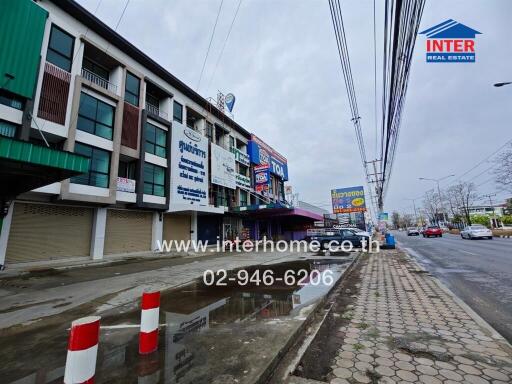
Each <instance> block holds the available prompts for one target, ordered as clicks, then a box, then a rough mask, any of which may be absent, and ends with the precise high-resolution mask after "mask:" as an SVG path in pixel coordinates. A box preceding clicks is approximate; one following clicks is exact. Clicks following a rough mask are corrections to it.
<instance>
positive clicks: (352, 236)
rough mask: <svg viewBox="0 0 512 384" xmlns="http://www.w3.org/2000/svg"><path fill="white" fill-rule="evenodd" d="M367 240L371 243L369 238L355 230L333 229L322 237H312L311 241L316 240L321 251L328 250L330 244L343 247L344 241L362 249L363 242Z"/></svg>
mask: <svg viewBox="0 0 512 384" xmlns="http://www.w3.org/2000/svg"><path fill="white" fill-rule="evenodd" d="M363 239H365V240H366V242H367V244H368V242H369V241H370V237H369V236H365V235H361V234H359V233H357V232H356V231H354V229H352V228H351V229H333V230H332V231H326V232H325V233H324V234H322V235H318V236H312V237H311V240H316V241H318V242H319V243H320V248H321V249H327V247H328V245H329V243H330V242H335V243H332V244H333V246H341V244H342V243H343V242H344V241H349V242H351V243H352V246H354V247H360V246H361V245H362V240H363Z"/></svg>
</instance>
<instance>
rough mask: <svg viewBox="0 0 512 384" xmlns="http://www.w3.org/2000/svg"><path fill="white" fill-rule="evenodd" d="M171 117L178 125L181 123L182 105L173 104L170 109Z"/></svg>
mask: <svg viewBox="0 0 512 384" xmlns="http://www.w3.org/2000/svg"><path fill="white" fill-rule="evenodd" d="M172 117H173V119H174V120H176V121H177V122H179V123H183V105H181V104H180V103H178V102H176V101H175V102H174V104H173V107H172Z"/></svg>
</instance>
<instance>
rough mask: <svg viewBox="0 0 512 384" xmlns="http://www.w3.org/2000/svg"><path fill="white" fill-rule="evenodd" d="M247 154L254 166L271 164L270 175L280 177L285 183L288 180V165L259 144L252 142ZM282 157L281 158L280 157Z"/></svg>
mask: <svg viewBox="0 0 512 384" xmlns="http://www.w3.org/2000/svg"><path fill="white" fill-rule="evenodd" d="M247 153H248V154H249V159H250V160H251V163H253V164H269V165H270V173H272V174H274V175H276V176H278V177H279V178H281V179H283V180H284V181H286V180H288V164H287V163H286V162H283V161H281V160H278V159H277V158H276V156H273V154H272V153H271V152H269V151H268V150H266V149H265V148H263V147H261V146H260V145H259V144H258V143H256V142H255V141H253V140H250V141H249V143H248V145H247ZM280 157H281V156H280Z"/></svg>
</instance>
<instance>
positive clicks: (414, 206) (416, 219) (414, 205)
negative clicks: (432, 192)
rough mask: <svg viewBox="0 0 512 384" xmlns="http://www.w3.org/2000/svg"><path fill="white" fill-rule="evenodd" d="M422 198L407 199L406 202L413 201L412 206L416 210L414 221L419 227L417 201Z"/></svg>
mask: <svg viewBox="0 0 512 384" xmlns="http://www.w3.org/2000/svg"><path fill="white" fill-rule="evenodd" d="M420 197H421V196H420ZM420 197H415V198H414V199H405V200H410V201H412V206H413V208H414V221H415V222H416V225H418V212H417V211H416V202H415V200H418V199H419V198H420Z"/></svg>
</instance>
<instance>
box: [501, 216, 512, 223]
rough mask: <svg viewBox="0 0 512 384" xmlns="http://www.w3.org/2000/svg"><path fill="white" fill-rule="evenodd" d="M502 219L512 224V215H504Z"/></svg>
mask: <svg viewBox="0 0 512 384" xmlns="http://www.w3.org/2000/svg"><path fill="white" fill-rule="evenodd" d="M501 221H502V222H503V224H505V225H512V215H505V216H502V218H501Z"/></svg>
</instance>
